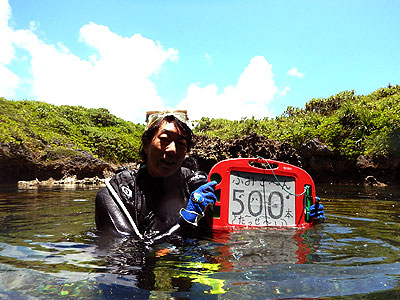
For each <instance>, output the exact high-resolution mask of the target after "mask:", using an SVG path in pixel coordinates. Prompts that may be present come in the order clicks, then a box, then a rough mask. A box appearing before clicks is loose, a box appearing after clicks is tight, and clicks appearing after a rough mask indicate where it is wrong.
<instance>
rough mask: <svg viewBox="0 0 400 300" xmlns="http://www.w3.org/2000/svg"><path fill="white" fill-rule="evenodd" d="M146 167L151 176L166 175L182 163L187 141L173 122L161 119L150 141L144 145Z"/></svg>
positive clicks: (174, 170) (172, 172)
mask: <svg viewBox="0 0 400 300" xmlns="http://www.w3.org/2000/svg"><path fill="white" fill-rule="evenodd" d="M144 151H145V153H146V155H147V169H148V172H149V174H150V175H151V176H152V177H168V176H171V175H172V174H174V173H175V172H176V171H177V170H178V169H179V168H180V166H181V165H182V162H183V160H184V158H185V155H186V151H187V142H186V140H185V139H184V138H183V136H182V135H181V132H180V131H179V130H178V128H177V127H176V126H175V124H174V123H169V122H166V121H163V122H162V123H161V126H160V128H159V129H158V131H157V132H156V134H155V135H154V137H153V139H152V140H151V142H148V143H147V144H146V145H144Z"/></svg>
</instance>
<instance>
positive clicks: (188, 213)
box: [180, 181, 217, 226]
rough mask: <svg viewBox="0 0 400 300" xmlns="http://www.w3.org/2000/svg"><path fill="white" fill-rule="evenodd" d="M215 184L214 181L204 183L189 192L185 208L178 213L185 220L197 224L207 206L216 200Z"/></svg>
mask: <svg viewBox="0 0 400 300" xmlns="http://www.w3.org/2000/svg"><path fill="white" fill-rule="evenodd" d="M216 185H217V182H216V181H211V182H208V183H205V184H203V185H202V186H200V187H199V188H197V189H196V190H195V191H194V192H193V193H191V194H190V198H189V201H188V204H187V206H186V208H182V209H181V210H180V214H181V216H182V218H183V219H184V220H185V221H186V222H188V223H190V224H192V225H195V226H197V222H198V221H199V220H200V219H201V218H202V217H204V212H205V211H206V208H207V206H208V205H214V203H215V201H216V200H217V197H216V196H215V186H216Z"/></svg>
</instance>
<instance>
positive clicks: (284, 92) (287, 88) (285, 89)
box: [279, 86, 290, 96]
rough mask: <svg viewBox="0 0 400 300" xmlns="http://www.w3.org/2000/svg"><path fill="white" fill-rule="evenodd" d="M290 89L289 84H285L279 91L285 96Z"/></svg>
mask: <svg viewBox="0 0 400 300" xmlns="http://www.w3.org/2000/svg"><path fill="white" fill-rule="evenodd" d="M289 91H290V86H285V88H284V89H283V90H282V91H280V92H279V94H281V95H282V96H286V95H287V93H288V92H289Z"/></svg>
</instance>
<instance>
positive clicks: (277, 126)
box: [195, 85, 400, 158]
mask: <svg viewBox="0 0 400 300" xmlns="http://www.w3.org/2000/svg"><path fill="white" fill-rule="evenodd" d="M250 132H255V133H257V134H259V135H263V136H266V137H268V138H270V139H273V140H277V141H281V142H289V143H291V144H292V145H293V146H294V147H296V148H299V147H300V146H301V145H302V144H303V143H304V142H306V141H308V140H311V139H313V138H318V139H319V140H321V141H322V142H324V143H326V144H327V145H329V146H331V147H332V148H333V149H334V151H336V153H338V154H341V155H343V156H345V157H348V158H356V157H358V156H359V155H370V156H386V157H398V156H400V151H399V150H400V138H399V133H400V86H398V85H396V86H388V87H387V88H381V89H379V90H377V91H375V92H373V93H371V94H370V95H366V96H357V95H355V94H354V91H345V92H341V93H339V94H337V95H334V96H331V97H329V98H326V99H325V98H321V99H312V100H310V101H309V102H308V103H306V105H305V108H303V109H300V108H296V107H292V106H289V107H288V108H287V109H286V111H285V112H284V113H283V114H282V115H281V116H279V117H276V118H275V119H268V118H265V119H262V120H255V119H254V118H252V119H242V120H240V121H229V120H224V119H208V118H202V119H201V120H200V121H199V122H198V125H197V126H196V128H195V133H197V134H206V135H209V136H217V137H220V138H222V139H224V140H228V139H231V138H237V137H240V136H243V135H245V134H248V133H250Z"/></svg>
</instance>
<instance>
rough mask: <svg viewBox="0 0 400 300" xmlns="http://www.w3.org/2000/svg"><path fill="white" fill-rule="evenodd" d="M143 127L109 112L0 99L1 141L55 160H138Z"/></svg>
mask: <svg viewBox="0 0 400 300" xmlns="http://www.w3.org/2000/svg"><path fill="white" fill-rule="evenodd" d="M143 130H144V126H143V125H139V124H133V123H131V122H128V121H124V120H122V119H120V118H117V117H115V116H114V115H112V114H111V113H110V112H109V111H108V110H107V109H103V108H100V109H93V108H91V109H87V108H84V107H81V106H68V105H62V106H56V105H52V104H47V103H44V102H39V101H8V100H6V99H4V98H0V142H1V143H12V144H16V145H20V146H21V147H23V148H25V149H28V150H29V151H31V152H32V153H35V156H40V157H45V158H46V159H48V160H55V159H58V158H61V157H66V156H71V155H79V151H81V150H83V151H87V152H90V153H92V154H94V155H95V156H97V157H99V158H102V159H104V160H107V161H110V162H130V161H137V160H138V159H139V157H138V149H139V146H140V143H139V141H140V136H141V134H142V132H143Z"/></svg>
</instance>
